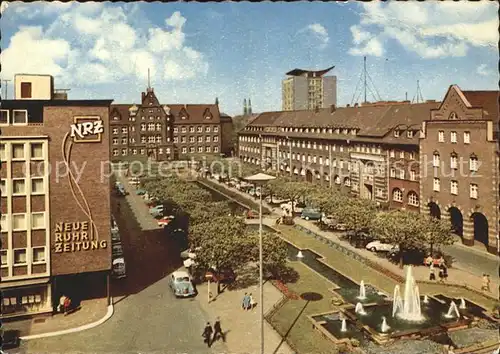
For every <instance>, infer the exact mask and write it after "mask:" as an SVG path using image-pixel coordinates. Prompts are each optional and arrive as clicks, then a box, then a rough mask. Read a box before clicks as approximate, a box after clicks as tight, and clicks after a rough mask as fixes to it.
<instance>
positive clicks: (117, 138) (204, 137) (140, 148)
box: [110, 88, 232, 161]
mask: <svg viewBox="0 0 500 354" xmlns="http://www.w3.org/2000/svg"><path fill="white" fill-rule="evenodd" d="M110 116H111V120H110V130H111V138H110V152H111V159H112V160H113V161H120V160H126V159H139V158H141V157H142V158H151V159H153V160H158V161H169V160H183V159H188V158H189V157H191V156H195V155H201V154H215V155H219V154H226V155H230V154H231V150H232V144H231V136H232V119H231V117H229V116H227V115H224V114H221V113H220V112H219V106H218V105H217V104H168V105H165V104H160V102H159V101H158V98H157V97H156V95H155V93H154V89H152V88H148V89H147V90H146V92H143V93H142V97H141V104H140V105H135V104H134V105H130V104H116V105H112V106H111V113H110Z"/></svg>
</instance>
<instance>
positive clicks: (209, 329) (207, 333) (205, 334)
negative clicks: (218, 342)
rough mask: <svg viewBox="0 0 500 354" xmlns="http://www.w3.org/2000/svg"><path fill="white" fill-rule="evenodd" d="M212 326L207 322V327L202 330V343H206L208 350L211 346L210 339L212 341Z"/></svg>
mask: <svg viewBox="0 0 500 354" xmlns="http://www.w3.org/2000/svg"><path fill="white" fill-rule="evenodd" d="M213 332H214V331H213V329H212V326H211V325H210V322H207V325H206V326H205V329H204V330H203V333H202V335H201V336H202V337H203V338H204V340H203V342H204V343H207V346H208V347H209V348H210V346H211V345H212V342H211V339H212V333H213Z"/></svg>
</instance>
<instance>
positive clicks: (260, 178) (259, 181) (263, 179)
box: [245, 173, 276, 354]
mask: <svg viewBox="0 0 500 354" xmlns="http://www.w3.org/2000/svg"><path fill="white" fill-rule="evenodd" d="M273 179H276V177H274V176H270V175H266V174H265V173H257V174H256V175H253V176H250V177H246V178H245V180H247V181H248V182H250V183H253V184H255V185H259V186H260V187H261V188H260V193H259V290H260V294H259V295H260V301H259V302H260V353H261V354H264V267H263V263H264V262H263V250H262V191H263V188H262V186H263V185H264V184H266V183H267V182H269V181H271V180H273Z"/></svg>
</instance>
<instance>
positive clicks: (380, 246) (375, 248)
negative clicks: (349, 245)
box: [365, 240, 399, 252]
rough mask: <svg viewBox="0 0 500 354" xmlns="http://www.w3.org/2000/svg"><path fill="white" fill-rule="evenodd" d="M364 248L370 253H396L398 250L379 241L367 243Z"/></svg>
mask: <svg viewBox="0 0 500 354" xmlns="http://www.w3.org/2000/svg"><path fill="white" fill-rule="evenodd" d="M365 248H366V249H367V250H370V251H372V252H397V251H398V250H399V247H398V246H397V245H391V244H390V243H384V242H382V241H379V240H377V241H372V242H370V243H368V244H367V245H366V246H365Z"/></svg>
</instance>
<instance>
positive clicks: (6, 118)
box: [0, 109, 9, 125]
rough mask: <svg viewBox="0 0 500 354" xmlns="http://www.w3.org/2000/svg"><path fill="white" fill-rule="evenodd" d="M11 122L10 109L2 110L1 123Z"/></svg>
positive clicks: (0, 111) (0, 114) (0, 113)
mask: <svg viewBox="0 0 500 354" xmlns="http://www.w3.org/2000/svg"><path fill="white" fill-rule="evenodd" d="M3 124H9V111H8V110H6V109H1V110H0V125H3Z"/></svg>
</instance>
